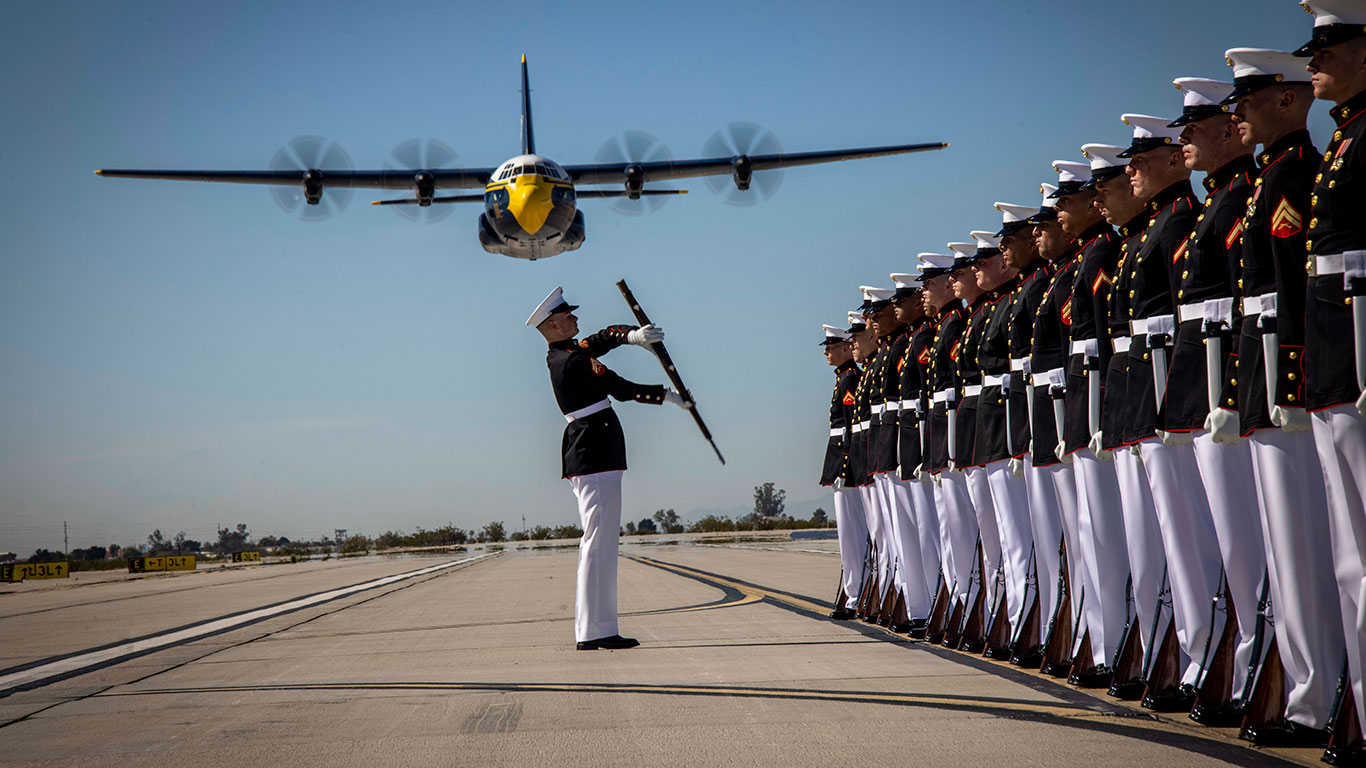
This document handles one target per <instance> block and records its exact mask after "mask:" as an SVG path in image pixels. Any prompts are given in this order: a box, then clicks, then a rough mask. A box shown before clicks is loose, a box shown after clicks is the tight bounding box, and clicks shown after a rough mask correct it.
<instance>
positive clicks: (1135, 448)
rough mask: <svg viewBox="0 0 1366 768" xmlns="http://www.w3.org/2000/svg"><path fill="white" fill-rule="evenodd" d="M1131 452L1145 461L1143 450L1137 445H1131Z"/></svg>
mask: <svg viewBox="0 0 1366 768" xmlns="http://www.w3.org/2000/svg"><path fill="white" fill-rule="evenodd" d="M1129 453H1131V454H1133V456H1134V458H1135V459H1138V460H1139V461H1143V451H1142V450H1141V449H1140V448H1139V447H1138V446H1137V445H1131V446H1129Z"/></svg>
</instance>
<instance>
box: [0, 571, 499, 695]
mask: <svg viewBox="0 0 1366 768" xmlns="http://www.w3.org/2000/svg"><path fill="white" fill-rule="evenodd" d="M492 556H493V553H489V554H483V555H477V556H475V557H467V558H465V559H463V560H453V561H451V562H448V563H441V564H440V565H433V566H430V567H427V568H420V569H418V570H416V571H408V572H407V573H399V574H395V575H393V576H385V577H384V578H381V579H375V580H373V581H366V582H362V583H360V584H355V585H352V586H350V587H343V588H341V589H334V590H332V591H330V592H320V593H318V594H316V595H309V596H308V597H301V598H299V599H298V600H292V601H290V602H287V603H281V604H279V605H272V606H270V607H269V608H261V609H258V610H255V611H248V612H246V613H240V614H237V615H235V616H229V617H227V618H223V619H216V620H213V621H208V622H205V623H203V624H196V625H195V626H193V627H188V628H186V629H180V630H174V631H171V632H166V633H164V634H160V635H154V636H152V637H144V638H142V639H140V640H133V641H131V642H127V643H124V644H122V645H116V646H113V647H110V648H102V649H100V650H96V651H90V652H88V653H78V654H76V655H75V656H68V657H67V658H64V659H58V660H57V661H54V662H51V663H49V664H43V665H40V666H37V667H32V668H30V669H25V670H21V671H19V672H14V673H12V674H9V675H5V676H3V677H0V695H5V694H6V693H7V692H8V691H10V690H12V689H14V688H20V687H32V686H33V684H34V683H38V682H41V681H43V680H47V679H49V678H55V677H64V676H68V675H70V674H72V673H74V672H79V671H80V670H83V669H86V668H88V667H96V666H103V665H107V664H109V663H110V662H113V661H116V660H118V659H122V658H124V657H128V656H136V655H140V654H144V653H147V652H148V651H153V650H156V649H158V648H164V647H167V646H171V645H178V644H180V643H185V642H189V641H190V640H194V639H196V638H200V637H203V636H205V635H212V634H215V633H218V632H223V631H226V630H229V629H232V628H233V627H237V626H240V625H242V624H250V623H252V622H255V621H260V620H262V619H268V618H270V617H272V616H277V615H279V614H282V613H289V612H291V611H297V610H299V609H301V608H307V607H309V606H312V605H318V604H319V603H326V602H330V601H332V600H337V599H339V598H343V597H346V596H347V595H353V594H355V593H357V592H364V591H366V590H369V589H375V588H376V587H383V586H385V585H388V584H393V583H394V582H398V581H404V580H405V579H411V578H415V577H417V576H425V575H427V574H429V573H435V572H437V571H442V570H445V569H447V568H453V567H455V566H457V565H464V564H465V563H472V562H475V561H476V560H482V559H484V558H486V557H492Z"/></svg>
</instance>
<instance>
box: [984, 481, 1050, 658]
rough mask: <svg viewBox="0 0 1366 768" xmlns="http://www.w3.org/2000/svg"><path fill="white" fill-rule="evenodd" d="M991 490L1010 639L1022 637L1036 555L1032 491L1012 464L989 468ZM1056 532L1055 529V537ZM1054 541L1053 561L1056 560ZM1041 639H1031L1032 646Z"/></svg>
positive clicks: (1029, 641) (1029, 643) (1029, 640)
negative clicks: (999, 534)
mask: <svg viewBox="0 0 1366 768" xmlns="http://www.w3.org/2000/svg"><path fill="white" fill-rule="evenodd" d="M986 472H987V483H988V484H989V485H990V486H991V503H992V506H993V507H994V508H995V510H996V526H997V528H998V529H999V530H1000V532H1001V569H1002V571H1003V572H1004V574H1005V582H1006V615H1007V616H1009V618H1010V639H1011V641H1012V642H1014V640H1015V639H1016V637H1017V636H1018V635H1019V632H1020V629H1021V627H1022V626H1023V624H1024V619H1025V611H1026V610H1028V608H1029V603H1028V601H1029V594H1028V592H1029V589H1028V586H1029V580H1030V578H1031V574H1030V563H1029V559H1030V555H1031V554H1033V552H1034V532H1033V528H1032V526H1031V522H1030V516H1029V490H1028V489H1027V488H1026V487H1025V479H1024V478H1023V477H1016V476H1015V473H1014V472H1011V471H1010V460H1009V459H1001V460H1000V461H993V462H992V463H990V464H988V465H987V466H986ZM1057 530H1058V529H1057V528H1056V527H1055V528H1054V529H1053V531H1054V534H1055V535H1056V533H1057ZM1057 546H1058V545H1057V540H1056V539H1054V543H1053V549H1054V554H1053V557H1054V560H1056V559H1057ZM1038 641H1039V638H1030V639H1028V640H1027V644H1028V645H1033V644H1035V643H1037V642H1038Z"/></svg>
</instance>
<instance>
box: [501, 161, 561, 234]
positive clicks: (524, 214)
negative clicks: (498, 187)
mask: <svg viewBox="0 0 1366 768" xmlns="http://www.w3.org/2000/svg"><path fill="white" fill-rule="evenodd" d="M554 188H555V186H554V184H552V183H551V181H550V180H549V179H544V178H541V177H540V176H537V175H535V174H525V175H522V176H518V177H517V178H515V179H513V180H512V183H511V184H509V185H508V187H507V191H508V202H507V206H508V212H509V213H511V214H512V217H513V218H514V219H516V220H517V224H518V225H520V226H521V227H522V229H524V230H526V231H527V232H528V233H530V234H533V235H534V234H536V233H537V232H539V231H541V227H543V226H545V220H546V219H547V218H549V217H550V213H551V211H553V210H555V201H554V200H553V199H552V198H551V193H552V191H553V190H554Z"/></svg>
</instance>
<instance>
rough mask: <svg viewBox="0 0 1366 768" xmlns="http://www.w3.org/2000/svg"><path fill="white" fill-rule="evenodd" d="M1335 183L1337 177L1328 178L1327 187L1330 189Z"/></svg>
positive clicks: (1336, 183)
mask: <svg viewBox="0 0 1366 768" xmlns="http://www.w3.org/2000/svg"><path fill="white" fill-rule="evenodd" d="M1337 185H1338V180H1337V179H1329V181H1328V188H1329V189H1332V188H1333V187H1336V186H1337Z"/></svg>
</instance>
